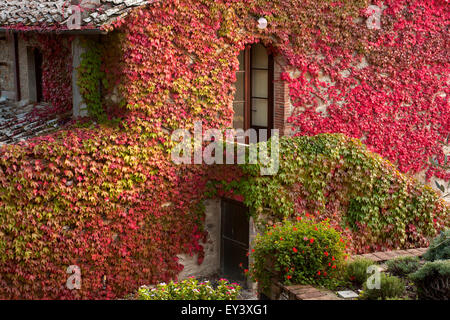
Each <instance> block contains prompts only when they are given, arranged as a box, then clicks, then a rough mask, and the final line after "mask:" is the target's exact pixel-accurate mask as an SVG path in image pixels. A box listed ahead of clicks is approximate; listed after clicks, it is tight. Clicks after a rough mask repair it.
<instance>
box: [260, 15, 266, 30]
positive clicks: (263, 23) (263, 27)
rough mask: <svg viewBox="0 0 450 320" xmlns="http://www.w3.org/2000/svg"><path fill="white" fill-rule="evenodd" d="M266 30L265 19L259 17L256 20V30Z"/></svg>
mask: <svg viewBox="0 0 450 320" xmlns="http://www.w3.org/2000/svg"><path fill="white" fill-rule="evenodd" d="M265 28H267V19H266V18H264V17H261V18H259V19H258V29H261V30H263V29H265Z"/></svg>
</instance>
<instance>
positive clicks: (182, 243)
mask: <svg viewBox="0 0 450 320" xmlns="http://www.w3.org/2000/svg"><path fill="white" fill-rule="evenodd" d="M379 5H381V4H379ZM385 5H387V6H388V9H386V10H385V11H384V13H383V18H382V25H383V26H384V28H385V29H383V28H382V29H381V30H368V29H367V28H366V27H365V24H364V23H361V19H364V18H365V17H366V13H365V10H366V8H367V6H368V2H367V1H329V0H315V1H312V0H309V1H304V0H302V1H300V0H298V1H297V0H278V1H266V0H229V1H228V0H223V1H214V2H213V1H204V0H197V1H187V0H169V1H163V2H157V3H154V4H152V5H150V6H148V7H142V8H138V9H136V10H135V11H133V12H132V13H131V14H129V15H128V16H127V17H126V18H125V19H119V20H117V21H116V22H115V23H114V24H113V25H110V26H108V27H107V28H106V29H107V30H108V31H110V34H109V35H108V37H109V39H110V40H109V41H104V42H103V43H102V45H101V46H99V47H98V48H96V47H93V46H91V49H92V50H90V52H91V53H90V56H88V57H87V59H86V61H92V63H91V64H90V65H89V66H88V65H84V66H83V65H82V68H84V69H82V70H83V72H80V74H85V77H84V78H82V79H81V80H80V86H82V87H83V88H84V89H85V91H84V95H85V97H86V101H89V103H90V104H91V110H94V112H92V114H93V115H94V116H96V117H97V118H99V117H100V118H101V117H103V116H102V114H103V115H106V117H105V119H107V118H108V117H110V118H112V115H114V117H119V118H120V121H118V122H110V121H109V122H105V123H101V124H89V123H88V124H84V125H79V126H76V127H73V128H71V129H70V130H64V131H61V132H58V133H55V134H53V135H52V136H47V137H41V138H39V139H36V140H33V141H31V142H29V143H27V144H22V145H13V146H4V147H2V149H1V152H2V156H1V159H0V191H1V192H0V296H1V297H2V298H64V299H66V298H67V299H73V298H116V297H122V296H123V295H125V294H127V293H129V292H131V291H132V290H135V289H136V288H137V287H138V286H139V285H142V284H148V283H154V282H157V281H166V280H168V279H171V278H174V277H176V276H177V274H178V273H179V272H180V270H181V269H182V266H181V265H180V264H179V263H178V261H177V258H176V255H177V254H180V253H188V254H190V253H198V254H199V263H201V262H202V259H203V247H202V240H204V239H205V236H206V234H205V232H204V228H203V219H204V213H203V211H204V210H203V205H202V200H203V199H204V198H207V197H211V196H212V195H214V194H215V195H227V194H230V193H231V190H232V189H236V190H241V192H240V193H237V194H236V195H235V196H236V197H237V198H239V199H242V200H244V201H246V202H247V203H248V204H249V205H251V207H252V210H256V211H257V210H260V208H264V207H266V206H269V208H272V209H273V208H275V207H274V204H276V203H278V201H279V199H277V197H276V196H275V193H270V194H271V196H270V197H268V198H267V201H268V202H264V203H263V202H261V201H258V192H259V191H258V192H256V191H255V190H253V191H252V189H245V186H246V185H247V184H246V182H245V181H248V180H249V179H250V181H252V180H251V179H252V177H251V175H249V174H251V172H252V170H253V169H250V168H243V169H244V170H242V168H236V167H231V166H230V167H224V166H221V167H217V166H200V165H184V166H177V165H175V164H174V163H173V162H172V161H171V159H170V150H171V148H172V146H173V142H171V141H170V133H171V131H172V130H173V129H176V128H192V127H193V122H194V121H196V120H200V121H202V123H203V126H204V128H225V127H229V126H230V125H231V122H232V116H233V112H232V109H231V108H230V106H231V102H232V99H233V94H234V92H233V83H234V81H235V80H236V79H235V71H236V70H237V69H238V61H237V56H238V54H239V52H240V51H241V50H242V49H243V48H244V46H245V45H246V44H250V43H254V42H256V41H262V42H263V43H264V44H266V45H268V46H270V47H272V48H273V50H274V51H275V52H276V54H279V55H282V56H283V57H284V58H285V59H286V61H287V62H288V64H289V65H290V67H289V68H287V69H286V73H285V75H284V78H283V79H284V81H286V82H287V83H288V84H289V86H290V96H291V99H292V102H293V104H294V106H295V107H296V108H295V111H294V114H293V116H292V118H291V121H292V124H293V125H294V127H296V128H297V130H298V134H299V135H313V134H316V133H320V132H335V131H337V132H341V133H345V134H346V135H349V136H350V137H358V138H361V139H362V140H363V142H364V143H365V144H367V146H368V148H369V149H371V150H375V151H377V152H379V153H380V154H381V155H383V156H385V157H387V158H388V159H390V160H391V161H392V162H395V163H397V164H398V166H399V169H400V170H401V171H403V172H405V171H409V172H412V173H414V172H416V171H418V170H422V169H423V168H428V169H429V172H430V174H431V173H435V174H437V175H441V176H445V175H446V173H445V172H442V171H436V170H434V169H431V168H430V167H429V166H428V162H427V161H428V157H429V156H430V155H431V154H437V156H438V158H442V157H443V154H442V151H441V150H440V149H439V144H438V142H437V141H438V140H439V139H441V138H442V137H444V136H445V135H446V134H447V133H448V132H449V127H448V126H449V121H448V114H449V113H448V112H447V111H448V101H447V98H446V96H442V95H440V93H441V92H443V93H447V91H446V90H448V88H447V87H445V81H446V80H445V79H446V78H445V77H446V74H445V72H446V71H448V61H446V60H445V57H446V56H445V55H444V52H443V51H440V50H441V49H442V50H444V48H445V47H444V44H443V42H442V41H443V39H444V36H445V33H444V31H445V30H444V29H442V28H444V24H443V23H442V21H444V17H445V15H446V14H447V11H446V10H448V9H447V7H446V6H445V1H431V2H430V1H412V2H411V1H409V2H406V1H385ZM411 10H412V11H411ZM412 13H414V14H412ZM260 16H265V17H266V18H267V20H268V22H269V25H268V28H267V29H265V30H259V29H257V27H256V19H257V18H258V17H260ZM362 21H364V20H362ZM412 30H414V32H412ZM88 46H89V45H88ZM440 48H441V49H440ZM98 50H100V51H101V52H102V53H101V54H100V53H99V51H98ZM413 52H414V55H413V56H414V58H413V56H412V55H411V54H412V53H413ZM100 58H101V61H99V59H100ZM364 59H365V60H367V62H370V64H368V65H367V66H366V67H365V68H357V67H356V66H358V65H360V63H361V62H362V61H363V60H364ZM60 61H61V60H60ZM294 70H297V71H294ZM289 71H292V72H289ZM349 72H350V73H349ZM447 73H448V72H447ZM326 75H327V76H328V77H329V79H330V81H329V82H330V84H328V85H327V83H325V82H324V81H322V80H321V79H323V77H324V76H326ZM347 75H348V76H347ZM99 79H101V80H102V82H103V89H102V90H105V91H104V94H105V95H110V93H111V94H112V95H117V96H120V97H121V99H113V100H116V103H106V101H102V108H100V104H99V97H98V95H97V93H96V90H95V89H94V88H95V87H96V86H97V85H98V80H99ZM369 93H370V95H369ZM319 100H321V101H322V100H323V101H324V102H323V103H326V104H327V106H326V107H327V112H326V115H328V116H324V115H323V114H322V113H318V112H315V108H316V107H317V106H318V105H319ZM338 107H340V108H341V109H339V108H338ZM101 109H103V110H106V111H102V110H101ZM300 111H302V112H300ZM113 112H114V113H117V114H113ZM325 137H327V138H324V140H325V142H323V143H322V149H324V148H325V149H324V150H322V151H321V152H318V151H314V152H310V153H305V157H306V158H305V159H304V161H303V160H302V161H303V162H299V161H297V158H294V159H293V160H292V162H289V163H291V164H289V165H286V166H285V168H286V170H288V171H289V170H290V169H289V168H292V166H293V167H295V168H296V170H303V171H304V170H309V169H308V168H310V167H311V170H312V169H314V170H317V172H316V177H315V178H314V177H311V178H309V177H308V176H303V175H299V176H298V178H295V176H294V177H293V176H290V177H289V179H288V178H287V177H286V176H283V175H279V176H277V177H274V179H273V184H272V182H270V181H265V180H261V181H260V180H258V179H257V178H255V179H256V180H255V182H258V183H256V184H255V188H258V187H259V188H260V191H264V192H265V191H267V190H268V191H273V190H276V192H277V193H278V190H282V191H284V190H286V191H285V192H288V191H287V190H288V189H290V188H291V187H295V188H297V189H296V190H295V191H296V195H297V196H296V197H290V198H285V200H284V203H282V204H283V205H282V206H279V208H282V209H283V212H275V214H281V215H291V214H294V215H295V214H304V213H306V212H307V211H309V210H313V209H314V210H315V209H317V210H319V211H320V215H323V216H325V217H330V218H332V217H333V216H332V215H333V214H334V213H336V215H338V216H339V217H340V218H339V219H344V220H345V219H347V220H345V222H346V223H349V224H350V225H351V226H353V227H354V228H360V226H361V228H365V226H366V225H368V226H369V230H368V231H367V232H366V231H364V232H363V233H361V234H362V236H361V239H357V240H356V241H355V242H352V243H354V244H359V245H360V246H358V247H357V251H361V252H365V251H370V250H373V249H376V248H378V247H383V248H387V247H409V246H412V245H414V244H418V245H423V244H425V243H426V241H427V240H426V237H427V236H431V235H433V234H434V233H436V232H437V231H438V230H439V229H440V228H442V227H443V226H444V225H448V220H446V219H447V218H448V207H445V205H443V204H442V202H441V201H440V200H439V199H438V197H437V195H436V194H435V193H433V192H432V191H430V190H427V189H423V187H421V186H420V185H418V184H417V183H416V182H413V181H410V180H408V178H406V177H405V176H404V175H403V174H402V173H400V172H397V171H396V169H395V167H394V166H392V165H388V164H379V163H381V162H383V161H382V160H380V159H378V158H376V157H377V156H375V155H373V154H371V153H368V152H367V150H365V149H364V148H363V147H362V146H360V145H358V142H355V141H354V140H347V139H348V138H344V137H343V136H339V137H341V138H335V137H334V136H331V137H329V136H325ZM318 139H321V138H318ZM327 139H329V141H328V142H326V141H327ZM336 139H337V141H339V146H340V147H341V149H342V151H341V152H343V153H346V152H349V154H344V155H343V156H344V157H345V156H348V160H349V161H348V162H347V166H346V167H344V168H343V169H342V170H334V169H333V167H334V166H339V163H338V162H339V159H337V160H336V158H335V156H336V143H337V142H336ZM307 142H308V140H301V139H300V140H293V142H286V143H287V144H293V145H291V147H292V148H294V149H293V150H296V148H300V149H299V150H303V148H306V149H307V150H308V145H309V144H308V143H307ZM310 142H311V143H310V144H311V145H312V146H314V145H316V144H315V143H313V140H311V141H310ZM297 143H299V144H300V147H296V144H297ZM333 144H334V146H333ZM418 145H420V146H421V147H420V148H419V147H418ZM345 146H347V147H345ZM328 147H329V148H330V151H327V150H326V148H328ZM361 148H362V149H361ZM363 149H364V150H363ZM289 150H292V149H289V148H288V149H286V152H287V154H288V155H289V154H290V153H289V152H291V151H289ZM333 150H334V151H333ZM303 151H304V150H303ZM356 151H358V152H356ZM329 153H332V154H333V156H332V157H331V158H330V160H329V163H328V164H327V165H325V166H321V165H320V163H319V162H314V161H316V160H317V159H318V158H321V157H323V156H321V154H325V155H328V154H329ZM355 157H356V158H355ZM372 157H375V158H376V159H378V160H376V161H375V162H374V160H373V159H371V158H372ZM336 161H337V162H336ZM355 161H360V162H359V166H360V167H363V168H364V170H367V171H368V172H372V174H365V172H366V171H364V170H362V169H361V170H360V169H358V166H356V167H355ZM383 163H384V162H383ZM312 164H315V166H312ZM302 167H304V168H302ZM319 168H322V169H321V170H319ZM344 169H345V170H344ZM246 170H247V171H246ZM349 170H350V171H349ZM351 170H356V171H355V172H354V173H357V175H355V177H357V178H358V180H355V181H353V180H345V182H346V184H343V185H347V183H348V182H349V181H350V182H353V183H360V184H361V186H365V187H367V188H375V189H376V190H375V191H373V192H371V193H368V194H362V191H361V190H359V191H358V190H353V189H352V190H347V189H346V190H345V192H342V193H341V191H342V190H339V188H340V186H341V184H340V181H341V182H343V181H344V180H342V179H344V177H347V175H349V174H350V173H351V172H352V171H351ZM358 170H359V171H358ZM334 173H336V174H338V175H333V174H334ZM328 175H331V177H329V176H328ZM380 175H386V181H385V183H384V184H382V185H377V183H376V180H374V178H373V177H379V176H380ZM318 177H323V179H319V178H318ZM324 179H328V180H326V181H328V182H330V184H329V187H327V186H326V185H327V183H326V181H324ZM211 181H219V182H220V183H218V184H217V185H216V184H214V183H212V182H211ZM224 182H226V183H224ZM319 182H320V188H319V186H317V185H316V184H317V183H319ZM322 182H323V183H324V184H325V185H322ZM389 183H391V184H392V186H393V188H394V189H392V190H391V189H390V188H389ZM266 184H267V185H268V186H272V185H277V186H279V188H276V189H273V188H269V189H265V188H266V187H267V185H266ZM305 184H306V187H305ZM308 184H309V185H308ZM219 186H223V188H219V190H216V187H219ZM280 188H281V189H280ZM313 191H314V193H313ZM391 191H392V192H394V194H395V195H390V192H391ZM305 192H308V193H310V194H309V195H308V196H307V197H306V198H305V199H304V201H303V200H302V197H305ZM315 194H317V199H314V198H311V197H314V195H315ZM370 195H376V196H377V197H376V198H374V199H372V198H370V197H369V196H370ZM355 197H360V200H361V201H363V202H364V201H369V204H368V205H367V206H368V210H365V209H364V205H363V204H361V203H358V201H356V202H355V201H353V202H351V201H350V198H351V199H353V198H355ZM328 198H329V199H328ZM419 198H420V199H419ZM355 199H357V198H355ZM417 199H419V200H417ZM341 200H345V201H347V203H345V204H344V205H340V204H339V203H338V201H341ZM311 201H312V202H314V203H311ZM345 201H344V202H345ZM348 201H350V202H351V203H350V202H348ZM386 201H387V202H389V203H387V202H386ZM396 201H398V202H400V201H406V202H407V203H408V205H407V206H399V209H398V210H394V209H395V208H396V203H397V202H396ZM417 201H418V202H417ZM358 206H359V207H358ZM419 207H420V209H417V210H416V209H414V208H419ZM377 208H378V209H379V210H382V209H383V208H388V209H389V212H390V218H386V219H387V220H383V219H382V222H383V223H382V224H369V222H370V221H371V220H373V219H377V218H379V217H380V214H381V213H380V212H382V211H380V212H377V211H376V210H377ZM391 208H392V209H393V210H392V211H391V210H390V209H391ZM361 212H362V213H363V214H360V213H361ZM405 216H407V217H408V220H407V221H409V222H411V223H409V224H406V225H405V224H404V223H401V224H398V225H397V223H396V221H398V220H399V219H402V218H403V217H405ZM390 219H392V221H391V220H390ZM417 219H418V221H417V223H415V222H414V221H415V220H417ZM433 219H436V221H434V220H433ZM336 221H338V222H339V221H340V220H338V218H336ZM413 222H414V223H413ZM337 224H339V223H337ZM337 224H336V227H338V226H337ZM358 224H359V225H358ZM411 225H413V227H414V228H416V229H417V231H416V234H414V233H413V232H412V231H410V230H412V229H411V228H412V227H411ZM390 226H393V227H392V228H393V230H394V231H395V232H393V233H392V239H389V238H384V237H382V236H380V232H382V231H385V230H386V229H385V228H391V227H390ZM406 228H408V229H406ZM355 230H356V231H358V230H359V229H355ZM364 230H366V229H364ZM399 234H400V235H401V236H402V237H401V238H400V239H403V240H404V241H397V240H395V239H394V237H396V236H397V235H399ZM349 235H350V233H349ZM366 235H367V236H366ZM388 235H389V234H388ZM405 235H406V236H405ZM69 265H78V266H79V267H80V269H81V275H82V286H81V289H80V290H69V289H67V287H66V280H67V278H68V276H69V275H68V274H67V273H66V268H67V267H68V266H69Z"/></svg>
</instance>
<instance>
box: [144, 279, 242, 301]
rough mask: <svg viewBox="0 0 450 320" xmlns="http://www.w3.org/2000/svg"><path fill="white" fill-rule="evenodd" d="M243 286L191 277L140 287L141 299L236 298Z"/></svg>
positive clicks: (225, 281)
mask: <svg viewBox="0 0 450 320" xmlns="http://www.w3.org/2000/svg"><path fill="white" fill-rule="evenodd" d="M240 290H241V287H240V286H239V285H238V284H236V283H233V284H230V283H229V282H228V281H227V280H225V279H221V280H219V283H218V284H217V286H216V287H213V286H212V285H211V283H209V282H208V281H206V282H202V283H199V282H198V280H196V279H193V278H189V279H187V280H183V281H181V282H173V281H170V282H169V283H168V284H165V283H160V284H158V285H157V286H156V287H154V288H151V289H147V288H140V289H139V291H138V299H139V300H236V298H237V296H238V294H239V292H240Z"/></svg>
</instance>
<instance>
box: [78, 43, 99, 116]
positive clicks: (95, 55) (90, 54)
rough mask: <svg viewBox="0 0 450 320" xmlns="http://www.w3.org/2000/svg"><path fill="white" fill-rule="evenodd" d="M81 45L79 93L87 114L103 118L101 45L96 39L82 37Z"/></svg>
mask: <svg viewBox="0 0 450 320" xmlns="http://www.w3.org/2000/svg"><path fill="white" fill-rule="evenodd" d="M83 40H84V43H83V46H84V47H85V48H86V50H85V52H84V53H82V55H81V62H80V66H79V67H78V69H77V72H78V81H77V85H78V87H79V88H80V94H81V95H82V96H83V100H84V102H85V103H86V105H87V109H88V113H89V115H90V116H91V117H92V118H94V119H96V120H98V121H102V120H105V118H106V114H105V110H104V108H103V104H102V102H103V101H102V96H101V90H100V86H101V84H102V83H103V84H105V83H106V81H105V80H104V79H105V74H104V72H103V71H102V70H101V66H102V53H103V50H102V47H101V44H100V43H98V42H97V41H94V40H91V39H83Z"/></svg>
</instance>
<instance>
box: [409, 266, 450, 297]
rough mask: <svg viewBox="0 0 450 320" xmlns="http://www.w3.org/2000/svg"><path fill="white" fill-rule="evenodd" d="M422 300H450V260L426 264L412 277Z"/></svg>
mask: <svg viewBox="0 0 450 320" xmlns="http://www.w3.org/2000/svg"><path fill="white" fill-rule="evenodd" d="M410 279H411V280H413V281H414V283H415V285H416V287H417V293H418V295H419V298H420V299H426V300H448V299H449V298H450V260H436V261H433V262H427V263H425V264H424V265H423V266H422V268H420V269H419V270H417V271H416V272H415V273H413V274H411V275H410Z"/></svg>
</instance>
